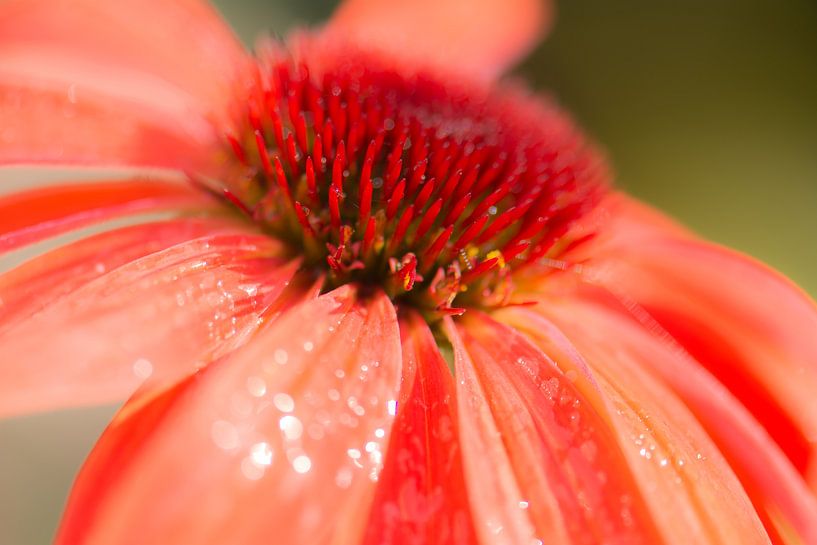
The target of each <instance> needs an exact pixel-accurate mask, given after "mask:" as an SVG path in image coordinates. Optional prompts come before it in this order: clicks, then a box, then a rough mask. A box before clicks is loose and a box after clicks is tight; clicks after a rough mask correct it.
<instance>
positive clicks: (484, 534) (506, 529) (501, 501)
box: [446, 320, 536, 545]
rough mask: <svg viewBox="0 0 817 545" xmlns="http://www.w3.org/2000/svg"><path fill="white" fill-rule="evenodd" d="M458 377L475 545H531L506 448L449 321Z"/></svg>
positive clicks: (531, 532) (522, 498)
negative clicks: (474, 524) (475, 537)
mask: <svg viewBox="0 0 817 545" xmlns="http://www.w3.org/2000/svg"><path fill="white" fill-rule="evenodd" d="M446 334H447V335H448V338H449V339H450V341H451V343H452V345H453V352H454V374H455V376H456V377H457V412H458V415H459V417H458V421H459V428H460V438H461V442H462V451H463V467H464V469H465V482H466V484H467V487H468V494H469V498H470V499H471V509H472V512H471V516H472V517H473V519H474V522H475V523H476V531H477V536H478V537H479V542H480V543H483V544H485V545H487V544H495V545H506V544H508V545H511V544H516V543H532V542H533V539H534V535H535V531H536V529H535V528H534V526H533V523H532V521H531V520H530V517H529V515H528V513H526V512H525V511H524V510H523V509H520V507H519V502H521V501H525V496H524V495H523V494H522V491H521V490H520V488H519V483H518V482H517V478H516V475H514V470H513V465H512V464H511V461H510V459H509V456H508V452H507V451H506V450H505V448H504V446H503V444H502V441H501V436H500V433H499V430H498V429H497V424H496V421H495V420H494V418H493V416H492V414H491V409H490V407H489V405H488V403H487V401H486V399H485V393H484V391H483V389H482V387H481V386H480V383H479V379H478V378H477V376H476V371H475V369H474V364H473V362H472V361H471V359H470V358H469V356H468V353H467V352H466V351H465V348H464V347H463V344H462V340H461V339H460V337H459V334H458V332H457V330H456V328H455V327H454V325H453V323H452V322H451V321H450V320H448V321H447V323H446Z"/></svg>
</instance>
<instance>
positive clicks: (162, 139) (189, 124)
mask: <svg viewBox="0 0 817 545" xmlns="http://www.w3.org/2000/svg"><path fill="white" fill-rule="evenodd" d="M0 78H2V75H0ZM0 127H3V128H2V129H1V130H0V165H3V164H31V163H47V164H66V165H68V164H70V165H93V166H96V165H101V166H108V165H129V166H130V165H146V166H151V167H168V168H176V169H183V170H195V171H208V172H209V171H210V170H211V169H214V168H216V167H215V166H214V161H215V160H216V157H215V151H214V150H215V148H214V146H215V144H216V137H217V134H216V132H215V130H214V129H213V127H212V126H211V125H210V124H208V123H206V122H204V121H203V120H202V119H201V118H200V117H197V116H196V115H195V114H185V113H184V112H183V111H172V110H169V109H167V108H164V109H163V108H159V107H155V106H154V105H146V104H143V103H139V102H135V101H133V100H126V99H122V98H117V97H111V96H107V95H105V94H103V93H100V92H98V91H96V90H92V89H87V88H84V87H81V88H79V90H77V88H74V87H71V85H70V84H68V83H59V84H49V85H48V86H45V87H35V86H34V85H33V84H31V85H21V84H20V83H19V82H18V81H17V80H16V78H15V80H14V81H2V79H0Z"/></svg>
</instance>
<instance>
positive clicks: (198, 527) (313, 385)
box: [56, 288, 401, 545]
mask: <svg viewBox="0 0 817 545" xmlns="http://www.w3.org/2000/svg"><path fill="white" fill-rule="evenodd" d="M400 360H401V358H400V338H399V331H398V325H397V316H396V314H395V311H394V308H393V307H392V305H391V303H390V302H389V300H388V299H387V298H386V297H385V296H384V295H382V294H375V295H372V296H371V297H370V298H368V299H366V300H358V299H357V298H356V295H355V294H354V292H353V290H351V289H349V288H341V289H339V290H336V291H334V292H332V293H329V294H327V295H323V296H321V297H319V298H317V299H314V300H311V301H309V302H306V303H303V304H301V305H299V306H296V307H294V308H292V309H291V310H289V311H286V312H284V313H283V314H282V315H281V316H280V317H279V318H277V319H276V320H275V321H273V322H272V323H271V324H270V326H269V327H268V328H266V329H265V330H264V331H262V332H259V334H258V335H257V336H255V337H254V339H253V342H251V343H249V344H248V345H246V346H245V347H244V348H242V349H240V350H239V351H237V352H235V353H233V355H231V356H230V357H228V358H226V359H225V360H223V361H220V362H218V363H216V364H213V365H211V366H209V367H208V368H207V369H206V370H204V371H202V372H201V373H199V375H198V376H197V377H195V378H191V379H190V380H188V381H187V382H186V383H182V384H181V385H179V386H178V387H177V388H176V390H175V391H172V392H168V393H166V394H164V395H160V396H159V397H154V398H152V399H148V400H146V401H145V400H144V399H143V398H139V402H138V403H137V405H136V406H134V407H132V406H129V405H126V406H125V408H124V409H123V411H122V412H121V413H120V415H119V416H118V417H117V418H116V420H115V421H114V423H113V424H112V426H111V427H110V428H109V430H108V431H107V432H106V433H105V434H104V435H103V436H102V438H101V439H100V441H99V443H98V445H97V446H96V448H95V449H94V451H93V452H92V453H91V456H90V457H89V459H88V461H87V463H86V465H85V467H84V468H83V470H82V472H81V473H80V476H79V478H78V480H77V483H76V485H75V487H74V491H73V493H72V496H71V498H70V500H69V503H68V507H67V511H66V514H65V518H64V520H63V524H62V527H61V530H60V532H59V535H58V537H57V540H56V542H57V543H58V544H67V543H70V544H71V545H80V544H82V543H119V544H123V545H127V544H137V543H140V544H141V543H184V544H186V545H193V544H221V543H241V544H246V545H250V544H254V543H259V544H261V543H264V544H266V543H270V540H273V541H275V542H279V543H303V542H304V541H306V542H308V543H314V544H324V543H327V544H328V543H350V544H351V543H357V542H358V540H359V539H360V537H361V535H362V532H363V531H364V529H365V528H364V525H365V523H366V518H367V516H366V515H367V513H368V511H369V507H370V502H371V499H372V496H373V494H374V489H375V486H376V482H375V481H376V478H377V474H378V471H379V467H380V465H381V463H382V460H381V457H382V449H383V448H384V447H385V445H386V444H387V442H388V436H389V432H390V428H391V424H392V421H393V410H392V409H393V406H394V402H395V401H394V400H396V398H397V395H398V388H399V378H400V367H401V366H400ZM120 453H124V454H120ZM134 529H138V531H135V530H134Z"/></svg>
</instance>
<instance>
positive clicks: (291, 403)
mask: <svg viewBox="0 0 817 545" xmlns="http://www.w3.org/2000/svg"><path fill="white" fill-rule="evenodd" d="M272 404H273V405H275V408H276V409H278V410H279V411H281V412H282V413H291V412H292V411H293V410H294V409H295V400H293V399H292V398H291V397H290V396H289V395H287V394H283V393H281V394H275V395H274V396H272Z"/></svg>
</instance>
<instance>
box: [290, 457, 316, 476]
mask: <svg viewBox="0 0 817 545" xmlns="http://www.w3.org/2000/svg"><path fill="white" fill-rule="evenodd" d="M292 469H294V470H295V472H296V473H307V472H308V471H309V470H310V469H312V460H310V459H309V457H308V456H306V455H304V454H301V455H300V456H298V457H296V458H295V459H294V460H292Z"/></svg>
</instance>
